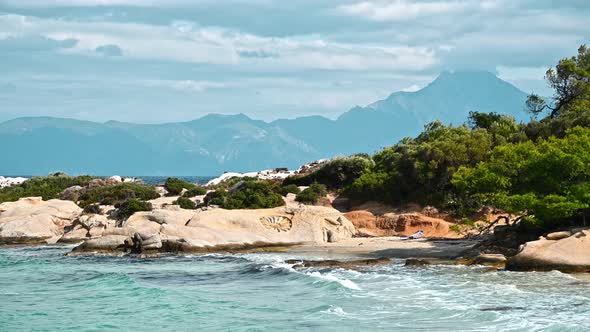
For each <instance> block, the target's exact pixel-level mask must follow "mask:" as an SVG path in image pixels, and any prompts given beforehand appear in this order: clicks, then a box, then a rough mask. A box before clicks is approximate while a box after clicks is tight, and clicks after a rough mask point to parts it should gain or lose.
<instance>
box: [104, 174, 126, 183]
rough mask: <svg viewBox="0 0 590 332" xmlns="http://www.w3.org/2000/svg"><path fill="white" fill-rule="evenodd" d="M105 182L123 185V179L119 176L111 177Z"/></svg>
mask: <svg viewBox="0 0 590 332" xmlns="http://www.w3.org/2000/svg"><path fill="white" fill-rule="evenodd" d="M105 182H106V183H107V184H118V183H122V182H123V179H122V178H121V177H120V176H118V175H114V176H111V177H109V178H108V179H106V180H105Z"/></svg>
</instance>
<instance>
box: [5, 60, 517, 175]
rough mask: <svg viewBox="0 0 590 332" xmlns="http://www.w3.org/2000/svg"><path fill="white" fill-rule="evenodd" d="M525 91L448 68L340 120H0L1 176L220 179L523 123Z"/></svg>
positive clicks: (495, 79)
mask: <svg viewBox="0 0 590 332" xmlns="http://www.w3.org/2000/svg"><path fill="white" fill-rule="evenodd" d="M526 97H527V94H526V93H525V92H523V91H521V90H519V89H518V88H516V87H515V86H513V85H512V84H510V83H508V82H505V81H503V80H501V79H499V78H498V77H497V76H495V75H494V74H492V73H489V72H482V71H456V72H443V73H441V74H440V75H439V76H438V77H437V78H436V79H435V80H434V81H433V82H431V83H430V84H429V85H427V86H426V87H424V88H423V89H421V90H418V91H415V92H395V93H392V94H391V95H390V96H388V97H387V98H385V99H383V100H379V101H377V102H374V103H372V104H370V105H368V106H365V107H360V106H357V107H354V108H352V109H351V110H349V111H348V112H345V113H343V114H342V115H341V116H339V117H338V118H337V119H336V120H331V119H328V118H325V117H322V116H305V117H300V118H296V119H279V120H275V121H272V122H265V121H260V120H254V119H251V118H249V117H248V116H246V115H244V114H237V115H220V114H209V115H206V116H204V117H202V118H199V119H197V120H193V121H188V122H179V123H164V124H134V123H124V122H117V121H108V122H105V123H98V122H90V121H81V120H73V119H62V118H51V117H23V118H17V119H14V120H9V121H6V122H3V123H0V155H1V160H0V174H4V175H19V174H20V175H42V174H47V173H50V172H54V171H64V172H67V173H70V174H96V175H112V174H121V175H217V174H219V173H221V172H224V171H239V172H241V171H252V170H261V169H269V168H276V167H289V168H293V167H297V166H299V165H301V164H303V163H305V162H308V161H311V160H315V159H320V158H330V157H333V156H337V155H349V154H352V153H358V152H367V153H373V152H375V151H378V150H379V149H381V148H383V147H385V146H389V145H392V144H395V143H396V142H397V141H399V140H400V139H402V138H403V137H406V136H415V135H416V134H418V133H419V132H420V131H421V130H422V128H423V126H424V125H425V124H426V123H428V122H430V121H433V120H437V119H438V120H441V121H442V122H444V123H447V124H449V123H452V124H462V123H464V122H465V120H466V119H467V115H468V113H469V111H480V112H498V113H504V114H509V115H512V116H514V117H516V118H517V119H518V120H525V119H526V113H525V112H524V103H525V100H526Z"/></svg>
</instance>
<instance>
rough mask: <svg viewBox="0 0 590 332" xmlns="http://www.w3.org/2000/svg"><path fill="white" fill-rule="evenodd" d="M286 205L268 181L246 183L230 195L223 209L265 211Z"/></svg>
mask: <svg viewBox="0 0 590 332" xmlns="http://www.w3.org/2000/svg"><path fill="white" fill-rule="evenodd" d="M283 204H285V202H284V201H283V197H282V196H281V195H280V194H277V193H276V192H275V191H274V187H273V183H270V182H268V181H246V182H243V183H242V184H241V185H239V186H238V187H237V188H236V189H235V190H234V191H233V192H231V193H230V194H229V196H228V197H227V199H226V200H225V202H224V204H223V205H222V207H223V208H226V209H264V208H273V207H277V206H281V205H283Z"/></svg>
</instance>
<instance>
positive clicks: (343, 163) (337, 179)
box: [283, 155, 374, 189]
mask: <svg viewBox="0 0 590 332" xmlns="http://www.w3.org/2000/svg"><path fill="white" fill-rule="evenodd" d="M373 165H374V163H373V160H371V158H367V157H365V156H364V155H354V156H351V157H346V158H344V157H342V158H335V159H332V160H330V161H328V162H326V163H325V164H323V165H322V166H320V168H319V169H318V170H317V171H315V172H312V173H310V174H307V175H304V176H291V177H288V178H286V179H285V180H284V181H283V185H284V186H287V185H290V184H295V185H297V186H309V185H311V184H312V183H314V182H317V183H320V184H324V185H326V186H327V187H328V188H332V189H341V188H344V187H346V186H348V185H350V184H351V183H352V182H353V181H354V180H355V179H357V178H358V177H359V176H360V175H361V174H362V173H363V172H364V171H365V170H367V169H368V168H370V167H372V166H373Z"/></svg>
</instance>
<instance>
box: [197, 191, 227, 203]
mask: <svg viewBox="0 0 590 332" xmlns="http://www.w3.org/2000/svg"><path fill="white" fill-rule="evenodd" d="M227 196H229V193H228V192H227V191H225V190H223V189H219V190H215V191H210V192H209V193H207V195H206V196H205V198H204V199H203V202H204V203H205V205H207V206H209V205H218V206H223V205H224V204H225V200H226V198H227Z"/></svg>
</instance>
